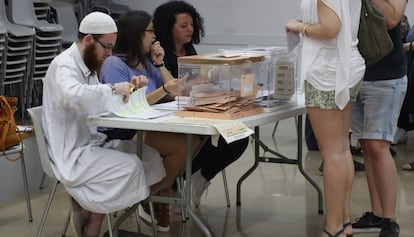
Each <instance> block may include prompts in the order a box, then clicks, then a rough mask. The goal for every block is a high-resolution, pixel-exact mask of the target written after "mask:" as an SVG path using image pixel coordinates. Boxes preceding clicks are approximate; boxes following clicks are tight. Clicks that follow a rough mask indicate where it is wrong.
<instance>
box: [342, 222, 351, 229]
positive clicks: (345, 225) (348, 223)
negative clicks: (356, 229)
mask: <svg viewBox="0 0 414 237" xmlns="http://www.w3.org/2000/svg"><path fill="white" fill-rule="evenodd" d="M350 225H352V222H347V223H345V224H344V225H343V226H342V227H343V228H344V229H346V227H348V226H350Z"/></svg>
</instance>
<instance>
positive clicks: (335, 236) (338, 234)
mask: <svg viewBox="0 0 414 237" xmlns="http://www.w3.org/2000/svg"><path fill="white" fill-rule="evenodd" d="M323 233H325V234H326V235H327V236H328V237H339V236H340V235H341V234H343V233H344V228H342V229H341V230H339V231H338V232H336V233H335V234H334V235H333V234H331V233H329V232H328V231H327V230H326V229H323Z"/></svg>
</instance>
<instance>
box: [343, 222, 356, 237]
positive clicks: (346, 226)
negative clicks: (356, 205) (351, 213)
mask: <svg viewBox="0 0 414 237" xmlns="http://www.w3.org/2000/svg"><path fill="white" fill-rule="evenodd" d="M343 228H344V233H345V235H346V237H352V236H354V230H353V229H352V222H347V223H345V224H344V225H343Z"/></svg>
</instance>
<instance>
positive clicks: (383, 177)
mask: <svg viewBox="0 0 414 237" xmlns="http://www.w3.org/2000/svg"><path fill="white" fill-rule="evenodd" d="M360 143H361V147H362V149H363V152H364V162H365V167H366V176H367V182H368V188H369V194H370V198H371V207H372V212H373V213H374V214H375V215H376V216H380V217H386V218H390V219H393V220H395V219H396V213H395V208H396V199H397V170H396V167H395V163H394V161H393V159H392V156H391V153H390V143H389V142H387V141H383V140H366V139H364V140H360Z"/></svg>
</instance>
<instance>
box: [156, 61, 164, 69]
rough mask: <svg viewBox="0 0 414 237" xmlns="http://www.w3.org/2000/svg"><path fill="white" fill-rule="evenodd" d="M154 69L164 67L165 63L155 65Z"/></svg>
mask: <svg viewBox="0 0 414 237" xmlns="http://www.w3.org/2000/svg"><path fill="white" fill-rule="evenodd" d="M154 67H157V68H158V67H164V61H162V62H161V63H160V64H154Z"/></svg>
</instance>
